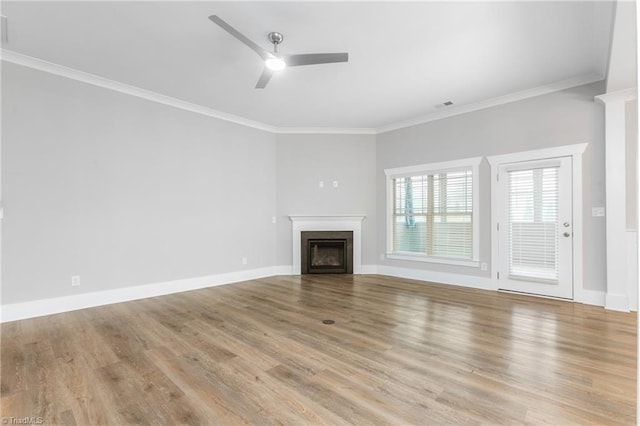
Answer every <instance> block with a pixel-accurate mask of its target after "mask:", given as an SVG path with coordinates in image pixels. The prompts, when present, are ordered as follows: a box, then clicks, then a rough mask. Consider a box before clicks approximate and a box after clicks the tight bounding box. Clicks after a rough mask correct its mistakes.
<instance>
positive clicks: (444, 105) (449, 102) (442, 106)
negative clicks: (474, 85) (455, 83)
mask: <svg viewBox="0 0 640 426" xmlns="http://www.w3.org/2000/svg"><path fill="white" fill-rule="evenodd" d="M451 105H453V102H451V101H447V102H443V103H441V104H438V105H436V108H445V107H448V106H451Z"/></svg>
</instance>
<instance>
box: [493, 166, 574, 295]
mask: <svg viewBox="0 0 640 426" xmlns="http://www.w3.org/2000/svg"><path fill="white" fill-rule="evenodd" d="M571 174H572V173H571V157H562V158H553V159H545V160H540V161H530V162H519V163H511V164H502V165H500V166H499V172H498V191H499V194H500V195H499V200H498V202H499V208H498V210H499V213H498V224H497V227H498V236H499V238H498V242H499V247H498V251H499V258H500V262H499V265H498V287H499V288H500V289H503V290H510V291H517V292H522V293H531V294H537V295H543V296H552V297H560V298H565V299H573V226H572V217H573V212H572V199H573V197H572V184H571Z"/></svg>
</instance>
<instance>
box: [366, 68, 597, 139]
mask: <svg viewBox="0 0 640 426" xmlns="http://www.w3.org/2000/svg"><path fill="white" fill-rule="evenodd" d="M603 79H604V77H603V76H602V75H600V74H596V73H589V74H585V75H581V76H577V77H572V78H568V79H566V80H561V81H557V82H555V83H551V84H545V85H544V86H538V87H534V88H533V89H527V90H523V91H520V92H515V93H510V94H508V95H504V96H498V97H496V98H492V99H487V100H485V101H480V102H474V103H471V104H467V105H460V106H459V107H454V108H449V109H447V110H445V111H438V112H436V113H433V114H429V115H427V116H423V117H418V118H413V119H411V120H405V121H400V122H397V123H392V124H389V125H386V126H382V127H378V128H377V129H376V133H377V134H380V133H386V132H390V131H392V130H399V129H404V128H406V127H412V126H417V125H419V124H425V123H429V122H431V121H436V120H441V119H443V118H449V117H453V116H456V115H461V114H466V113H469V112H473V111H479V110H482V109H487V108H491V107H495V106H499V105H504V104H508V103H511V102H516V101H521V100H524V99H528V98H533V97H536V96H540V95H546V94H549V93H553V92H558V91H560V90H566V89H570V88H572V87H577V86H582V85H584V84H590V83H595V82H596V81H601V80H603Z"/></svg>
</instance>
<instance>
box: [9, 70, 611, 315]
mask: <svg viewBox="0 0 640 426" xmlns="http://www.w3.org/2000/svg"><path fill="white" fill-rule="evenodd" d="M2 84H3V96H2V107H3V109H2V121H3V123H2V124H3V125H2V140H3V147H2V199H3V202H4V206H5V218H4V219H3V222H2V256H3V258H2V260H3V268H2V303H3V304H9V303H17V302H22V301H28V300H36V299H44V298H50V297H57V296H67V295H73V294H78V293H84V292H94V291H100V290H108V289H114V288H121V287H127V286H133V285H141V284H147V283H157V282H164V281H169V280H175V279H181V278H190V277H200V276H205V275H210V274H219V273H226V272H235V271H240V270H243V269H255V268H261V267H269V266H275V265H290V263H291V257H292V254H291V222H290V221H289V218H288V215H290V214H310V215H313V214H364V215H366V219H365V221H364V222H363V241H362V242H363V253H362V254H363V259H362V261H363V264H364V265H370V264H385V265H391V266H401V267H406V268H415V269H426V270H434V271H442V272H452V273H459V274H467V275H472V276H473V275H475V276H488V274H489V273H488V272H481V271H480V270H479V269H478V268H467V267H454V266H447V265H438V264H423V263H414V262H403V261H389V260H384V261H382V260H380V255H382V254H383V253H384V251H385V245H386V242H385V236H386V231H385V213H384V212H385V198H386V194H385V180H384V169H386V168H390V167H400V166H408V165H415V164H421V163H429V162H437V161H446V160H454V159H460V158H468V157H474V156H487V155H495V154H506V153H512V152H518V151H523V150H531V149H538V148H545V147H552V146H560V145H569V144H576V143H584V142H587V143H589V147H588V148H587V151H586V153H585V155H584V177H583V186H584V205H583V206H581V208H582V211H583V216H584V224H585V235H584V242H585V248H584V250H585V259H584V260H585V262H584V263H585V271H584V277H585V288H588V289H594V290H605V285H604V282H605V264H604V261H605V251H604V241H605V240H604V238H605V234H604V218H600V217H597V218H593V217H591V214H590V213H591V207H595V206H604V123H603V121H604V119H603V116H604V114H603V111H602V109H601V108H602V107H601V106H599V105H598V104H596V103H594V102H593V97H594V96H595V95H598V94H601V93H603V91H604V84H602V83H597V84H592V85H587V86H582V87H578V88H574V89H569V90H565V91H562V92H557V93H553V94H549V95H544V96H539V97H536V98H532V99H527V100H523V101H519V102H516V103H512V104H508V105H502V106H498V107H494V108H490V109H486V110H482V111H476V112H473V113H468V114H464V115H460V116H455V117H451V118H448V119H444V120H439V121H434V122H431V123H426V124H423V125H419V126H414V127H411V128H405V129H401V130H396V131H392V132H387V133H384V134H381V135H377V136H374V135H308V134H281V135H277V136H276V135H273V134H270V133H267V132H263V131H259V130H255V129H251V128H247V127H243V126H240V125H236V124H232V123H228V122H224V121H220V120H217V119H214V118H209V117H205V116H201V115H198V114H194V113H191V112H186V111H182V110H179V109H175V108H172V107H169V106H165V105H160V104H156V103H153V102H149V101H145V100H142V99H138V98H135V97H131V96H128V95H124V94H120V93H117V92H113V91H109V90H105V89H101V88H97V87H94V86H91V85H87V84H84V83H80V82H76V81H72V80H68V79H65V78H62V77H58V76H54V75H50V74H46V73H42V72H39V71H35V70H32V69H29V68H23V67H20V66H17V65H13V64H8V63H3V73H2ZM321 180H322V181H324V182H325V187H324V188H319V186H318V182H319V181H321ZM334 180H336V181H338V184H339V185H338V187H337V188H334V187H333V185H332V182H333V181H334ZM480 182H481V194H480V260H481V261H483V262H487V263H490V257H491V244H490V205H489V198H490V183H489V166H488V164H487V163H486V161H484V162H483V163H482V164H481V168H480ZM273 216H276V217H277V224H275V225H274V224H272V223H271V218H272V217H273ZM274 241H275V246H274ZM242 257H247V258H248V265H246V266H245V265H242V264H241V258H242ZM72 275H80V276H81V280H82V285H81V286H80V287H71V285H70V284H71V283H70V279H71V276H72Z"/></svg>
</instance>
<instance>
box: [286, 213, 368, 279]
mask: <svg viewBox="0 0 640 426" xmlns="http://www.w3.org/2000/svg"><path fill="white" fill-rule="evenodd" d="M364 218H365V217H364V216H363V215H341V214H337V215H324V216H316V215H290V216H289V219H291V236H292V238H291V252H292V255H293V256H292V263H291V274H293V275H300V274H302V273H308V272H302V268H303V265H304V264H306V259H307V254H306V250H308V246H307V244H306V243H305V244H302V233H303V232H320V231H328V232H338V231H346V232H350V233H351V244H350V246H351V247H349V244H347V246H348V247H347V270H348V271H349V272H347V273H350V274H351V273H353V274H361V273H362V243H361V239H362V238H361V237H362V221H363V219H364ZM314 238H318V239H326V235H324V236H323V235H321V236H319V237H314ZM332 238H347V237H344V236H341V237H329V239H332ZM305 247H306V248H305ZM302 250H305V253H304V257H303V255H302ZM302 259H305V261H303V260H302ZM305 268H308V265H307V266H306V267H305Z"/></svg>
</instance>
